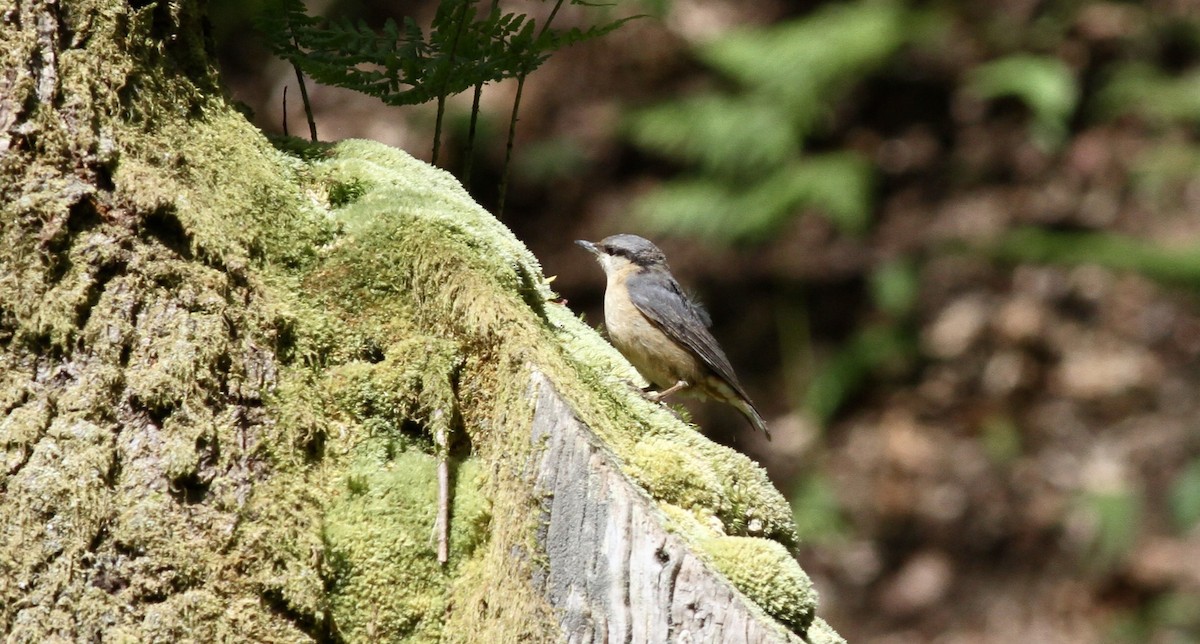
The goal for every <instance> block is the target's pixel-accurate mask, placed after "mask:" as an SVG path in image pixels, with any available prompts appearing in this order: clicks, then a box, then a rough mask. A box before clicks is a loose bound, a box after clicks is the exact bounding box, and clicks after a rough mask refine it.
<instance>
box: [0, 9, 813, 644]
mask: <svg viewBox="0 0 1200 644" xmlns="http://www.w3.org/2000/svg"><path fill="white" fill-rule="evenodd" d="M3 12H4V14H3V15H4V23H3V25H4V26H3V27H2V31H0V46H2V49H0V56H2V57H3V60H4V64H3V68H4V69H5V70H6V72H5V73H4V74H3V75H0V226H2V228H0V240H2V242H3V243H2V245H0V409H2V410H3V420H2V421H0V632H3V633H4V634H5V635H6V637H7V638H9V639H10V640H12V641H47V640H52V639H64V640H71V641H78V640H89V639H101V640H104V641H183V640H193V641H195V640H204V639H216V640H219V641H230V640H252V641H262V642H282V641H312V640H319V641H343V640H344V641H374V640H377V639H386V640H399V639H411V640H448V641H456V640H457V641H486V642H502V641H516V640H522V641H553V640H558V639H561V638H564V637H570V638H575V639H590V638H591V637H596V638H598V639H603V638H604V637H605V636H606V635H610V634H611V635H622V634H626V633H628V634H631V637H633V639H634V640H635V641H636V640H638V639H639V636H637V635H636V633H668V634H671V636H672V637H675V636H680V637H682V636H683V634H684V633H688V634H690V635H691V636H692V637H698V638H701V639H703V638H705V637H708V636H710V635H711V634H712V633H720V634H721V635H720V636H721V637H725V636H726V635H728V632H729V631H728V624H729V623H731V622H728V623H727V622H724V621H722V620H723V619H724V618H723V617H722V616H725V615H730V616H733V615H736V616H737V617H736V619H738V620H742V621H741V622H738V623H744V624H745V625H746V626H745V628H744V629H742V630H740V631H739V632H744V633H746V634H748V635H747V636H746V637H745V638H744V639H747V640H753V641H759V640H776V641H787V640H789V639H797V638H799V637H801V636H806V637H807V638H808V639H809V640H810V641H831V640H835V639H836V635H834V634H833V633H832V631H830V630H828V628H827V627H826V626H824V624H823V623H821V622H820V621H819V620H817V619H815V618H814V614H813V613H814V607H815V595H814V594H813V592H812V590H811V587H810V585H809V583H808V581H807V578H806V577H805V576H804V573H803V572H802V571H801V570H800V569H799V567H798V566H797V565H796V563H795V561H794V560H793V559H792V558H791V557H790V555H789V554H788V551H787V549H788V548H789V547H792V546H794V545H795V535H794V528H793V525H792V521H791V516H790V510H789V508H788V506H787V504H786V503H785V502H784V499H783V498H782V497H781V496H780V495H779V494H778V492H777V491H775V489H774V488H773V487H772V486H771V485H770V483H769V482H768V481H767V480H766V478H765V475H764V474H763V472H762V471H761V469H760V468H758V467H757V466H756V465H755V464H753V463H752V462H751V461H749V460H748V459H746V458H745V457H743V456H741V455H739V454H736V453H734V452H731V451H729V450H726V449H724V448H721V447H719V446H716V445H714V444H712V443H711V442H709V441H707V440H706V439H704V438H703V437H702V436H700V435H699V434H698V433H696V432H695V431H694V430H693V429H692V428H690V427H687V426H685V425H684V424H682V423H680V422H679V421H678V420H676V419H675V418H674V417H673V416H672V415H671V414H670V413H668V412H666V411H664V410H662V409H660V408H658V407H656V406H654V405H651V404H649V403H648V402H646V401H644V400H643V399H642V398H641V397H640V396H639V395H637V393H636V392H635V391H634V390H633V389H632V388H631V387H630V386H629V383H630V382H632V381H635V380H636V379H637V377H636V374H634V373H633V372H632V371H631V369H630V367H629V366H628V364H626V363H625V362H624V361H623V360H622V359H621V358H620V356H619V355H616V354H615V353H614V352H613V351H612V349H611V348H610V347H608V346H607V345H606V344H605V343H604V342H603V341H602V340H600V339H599V337H598V336H597V335H596V334H595V332H594V331H593V330H592V329H590V328H588V327H587V326H586V325H584V324H583V323H582V322H581V321H580V320H578V319H577V318H575V317H574V316H573V315H572V314H571V313H570V311H568V310H567V309H566V308H565V307H564V306H562V305H560V304H557V303H555V297H554V295H553V293H551V291H550V289H549V287H548V285H547V283H546V281H545V279H544V278H543V276H542V273H541V269H540V267H539V266H538V264H537V262H536V260H535V259H534V258H533V257H532V256H531V255H530V254H529V252H528V251H527V250H526V249H525V248H524V247H523V246H522V245H521V244H520V243H519V242H518V241H517V240H516V239H515V238H513V236H512V235H511V233H510V232H509V231H508V230H506V229H505V228H504V227H503V226H501V225H500V224H499V223H498V222H496V220H495V219H494V218H492V217H491V216H490V215H488V213H486V212H485V211H483V210H482V209H481V208H479V206H477V205H476V204H475V203H474V202H473V201H472V200H471V199H470V198H469V196H468V195H467V194H466V193H465V192H464V191H463V190H462V188H461V186H460V185H459V184H458V183H457V182H456V181H454V180H453V178H451V177H450V176H448V175H446V174H445V173H443V172H441V171H439V170H437V169H435V168H431V167H429V166H428V165H426V164H423V163H421V162H419V161H416V160H414V159H412V158H411V157H408V156H407V155H405V154H403V153H401V152H399V151H396V150H393V149H389V148H386V147H384V146H380V145H377V144H372V143H367V142H356V141H350V142H344V143H342V144H339V145H337V146H310V147H305V146H291V147H289V146H290V144H289V142H283V143H282V144H281V147H282V148H287V149H290V150H292V152H290V153H289V152H284V151H280V149H277V148H276V147H273V146H272V145H271V144H270V143H269V142H268V141H267V140H266V139H265V138H264V137H262V136H261V134H260V133H258V132H257V131H255V130H254V129H253V128H252V127H251V126H250V125H249V124H248V123H247V122H246V121H245V120H244V119H243V118H242V117H241V116H240V115H239V114H238V113H237V112H236V110H234V109H233V108H232V107H231V106H230V105H228V104H227V103H226V102H225V101H224V99H222V97H221V94H220V91H219V87H218V85H217V82H216V76H215V74H214V72H213V71H212V68H211V65H210V63H209V57H208V55H207V53H206V51H205V47H204V40H203V36H202V29H201V20H200V16H199V10H198V8H197V6H196V4H194V3H193V2H187V1H184V2H178V3H150V4H143V3H136V2H135V3H128V4H127V3H123V2H119V1H116V0H78V1H73V2H70V3H59V2H55V1H53V0H41V1H39V0H33V1H29V2H25V1H22V2H19V3H18V4H16V5H10V6H9V7H7V8H5V9H3ZM548 392H552V395H551V394H550V393H548ZM548 396H549V397H548ZM535 418H539V419H541V420H540V421H539V422H540V423H541V424H540V425H539V424H538V423H535ZM535 425H538V426H539V427H541V428H542V429H541V430H540V431H538V432H535V431H534V427H535ZM547 428H550V431H551V433H550V434H546V433H545V432H546V431H547ZM439 434H445V435H447V436H449V437H450V438H449V440H448V441H446V442H445V443H442V442H441V441H436V440H435V439H434V437H435V436H437V435H439ZM564 440H567V441H570V444H572V445H575V446H576V447H580V446H587V454H588V456H587V458H586V459H582V460H579V459H565V460H564V459H558V460H555V459H554V458H551V457H549V456H548V454H550V453H552V452H553V450H554V449H555V445H559V446H560V447H561V446H562V445H565V444H566V443H563V442H562V441H564ZM581 441H582V442H581ZM440 460H446V461H448V462H449V463H450V465H451V468H450V471H451V474H452V476H451V479H452V481H451V483H452V485H451V490H452V494H451V521H450V539H449V546H450V547H449V561H448V562H447V563H446V564H445V565H440V564H439V563H438V561H437V557H436V539H435V536H434V532H433V531H434V521H435V515H436V507H437V497H438V476H437V471H438V463H439V461H440ZM599 475H603V476H604V477H605V478H604V479H603V480H605V481H606V483H605V487H604V493H603V494H591V493H590V491H595V487H594V485H595V482H596V481H597V480H599V479H597V478H596V477H597V476H599ZM589 486H591V487H589ZM572 497H574V500H573V501H571V498H572ZM568 501H571V502H569V503H568ZM622 504H623V505H622ZM618 507H620V508H624V509H623V510H621V512H616V511H613V510H614V509H615V508H618ZM571 513H579V516H581V517H588V522H587V523H586V525H587V526H588V529H590V530H607V529H608V527H607V526H610V525H611V524H610V522H609V519H610V518H613V517H616V518H620V517H633V516H636V517H638V521H637V526H639V527H638V528H637V531H636V532H634V533H630V534H631V536H632V537H633V538H634V540H633V541H630V540H625V541H621V540H617V541H606V540H604V539H598V540H592V541H587V540H574V541H572V540H571V539H567V540H563V539H562V538H561V533H562V530H563V529H564V528H563V526H564V525H565V524H564V523H563V521H565V520H567V519H568V518H569V517H571V516H574V515H572V514H571ZM630 525H633V524H630ZM556 535H559V536H556ZM655 540H658V541H655ZM622 543H624V544H625V546H621V545H620V544H622ZM647 543H655V544H658V545H656V548H658V546H659V545H661V548H659V549H658V550H655V553H657V554H654V556H652V557H649V558H647V557H645V556H644V555H645V553H644V552H643V551H642V550H638V549H636V548H634V547H633V545H632V544H647ZM621 547H624V550H622V549H621ZM581 548H590V549H591V552H587V553H585V552H583V551H582V550H581ZM614 548H615V549H614ZM659 550H661V552H659ZM634 554H636V555H638V558H637V559H634V558H632V557H633V555H634ZM585 555H586V557H585ZM621 557H626V558H627V559H625V560H622V559H621ZM576 563H579V564H583V565H586V566H587V567H588V569H587V570H576V571H572V568H571V567H572V566H573V565H575V564H576ZM638 566H642V567H641V568H638ZM645 566H651V567H650V568H647V567H645ZM655 566H657V568H654V567H655ZM622 570H624V571H627V572H629V575H628V578H624V577H622V578H614V577H613V576H612V575H608V576H605V574H602V573H604V571H622ZM655 570H658V571H668V572H670V571H674V572H670V574H669V577H670V582H671V583H667V584H664V583H658V582H656V583H657V585H655V584H651V583H650V581H651V580H650V577H649V576H647V575H650V574H652V573H654V574H657V573H655V572H654V571H655ZM685 572H686V574H685ZM564 575H565V576H564ZM637 575H641V577H638V579H640V580H641V581H642V582H645V584H649V585H644V588H651V587H654V588H658V589H660V590H659V592H660V593H665V595H663V596H661V597H658V600H659V601H660V603H661V604H662V605H663V606H666V607H668V610H666V611H665V612H664V613H662V614H661V616H655V615H659V613H652V612H651V611H650V610H649V607H647V611H646V612H645V613H644V614H642V613H639V612H638V611H639V610H641V608H640V607H639V605H638V604H637V603H636V602H631V603H630V604H629V606H628V607H626V608H624V609H623V610H625V611H626V617H623V618H618V616H617V615H615V614H613V615H606V614H605V613H604V611H605V610H606V609H605V607H606V606H615V605H616V604H612V603H611V602H612V601H613V598H614V597H616V598H620V597H632V596H634V594H633V593H635V591H637V588H635V587H634V586H633V585H631V584H627V583H626V582H627V581H629V579H633V578H635V577H636V576H637ZM618 577H619V576H618ZM600 581H603V584H601V583H599V582H600ZM576 582H579V583H576ZM622 588H624V589H625V590H622ZM600 590H603V591H604V592H605V593H607V595H603V596H602V595H600V594H596V593H598V592H599V591H600ZM622 593H624V594H622ZM581 601H582V603H580V602H581ZM583 609H586V610H583ZM731 619H732V618H731ZM589 620H590V621H589ZM622 620H624V621H622ZM639 620H640V621H639ZM656 620H657V621H656ZM663 620H665V622H664V621H663ZM706 620H707V621H706ZM714 620H715V621H714ZM635 623H637V624H641V625H642V626H644V627H645V629H644V630H640V631H639V630H636V629H635V627H634V626H633V624H635ZM621 624H625V625H624V626H622V625H621ZM714 627H716V628H717V630H712V629H713V628H714ZM638 628H641V626H639V627H638ZM722 628H723V629H726V630H721V629H722ZM622 629H624V630H622ZM705 629H708V630H705ZM589 634H590V635H589ZM655 639H656V638H655V637H654V636H653V635H648V636H647V639H646V641H655Z"/></svg>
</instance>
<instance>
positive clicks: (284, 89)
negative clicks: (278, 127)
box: [283, 85, 291, 136]
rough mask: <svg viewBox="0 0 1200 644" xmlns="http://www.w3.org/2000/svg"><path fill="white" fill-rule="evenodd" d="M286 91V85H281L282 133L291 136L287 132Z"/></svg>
mask: <svg viewBox="0 0 1200 644" xmlns="http://www.w3.org/2000/svg"><path fill="white" fill-rule="evenodd" d="M287 91H288V86H287V85H284V86H283V135H284V136H291V135H290V134H288V126H287Z"/></svg>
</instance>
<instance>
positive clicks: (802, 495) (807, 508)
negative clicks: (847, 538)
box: [791, 472, 846, 543]
mask: <svg viewBox="0 0 1200 644" xmlns="http://www.w3.org/2000/svg"><path fill="white" fill-rule="evenodd" d="M791 503H792V513H793V516H794V518H795V521H796V534H797V535H798V537H799V539H800V541H802V542H809V543H811V542H814V541H829V540H832V539H836V538H837V537H839V536H841V535H843V534H845V532H846V522H845V520H844V519H843V518H842V515H841V509H840V506H839V504H838V500H837V497H836V496H835V495H834V490H833V485H832V484H831V483H830V482H829V480H828V479H827V478H826V477H825V476H823V475H821V474H820V473H819V472H812V473H810V474H809V475H807V476H805V477H803V478H801V479H800V481H798V482H797V483H796V485H795V487H794V488H793V489H792V494H791Z"/></svg>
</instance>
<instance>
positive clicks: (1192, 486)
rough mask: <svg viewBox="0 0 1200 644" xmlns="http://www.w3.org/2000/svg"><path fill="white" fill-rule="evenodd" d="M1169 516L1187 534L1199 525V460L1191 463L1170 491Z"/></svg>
mask: <svg viewBox="0 0 1200 644" xmlns="http://www.w3.org/2000/svg"><path fill="white" fill-rule="evenodd" d="M1170 502H1171V514H1172V518H1173V519H1174V520H1175V524H1176V525H1177V526H1178V527H1179V529H1180V530H1181V531H1183V532H1187V531H1189V530H1192V529H1193V528H1195V527H1196V524H1197V523H1200V459H1197V460H1194V461H1192V463H1191V464H1190V465H1188V466H1187V468H1186V469H1184V470H1183V472H1182V473H1181V474H1180V475H1179V478H1178V479H1177V480H1176V481H1175V487H1174V489H1172V490H1171V498H1170Z"/></svg>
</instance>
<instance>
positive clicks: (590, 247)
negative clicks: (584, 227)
mask: <svg viewBox="0 0 1200 644" xmlns="http://www.w3.org/2000/svg"><path fill="white" fill-rule="evenodd" d="M575 243H576V244H578V245H579V246H580V247H581V248H583V249H584V250H586V251H587V252H589V253H591V254H593V255H599V254H600V249H599V248H596V245H595V244H593V243H592V242H590V241H587V240H583V239H576V240H575Z"/></svg>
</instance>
